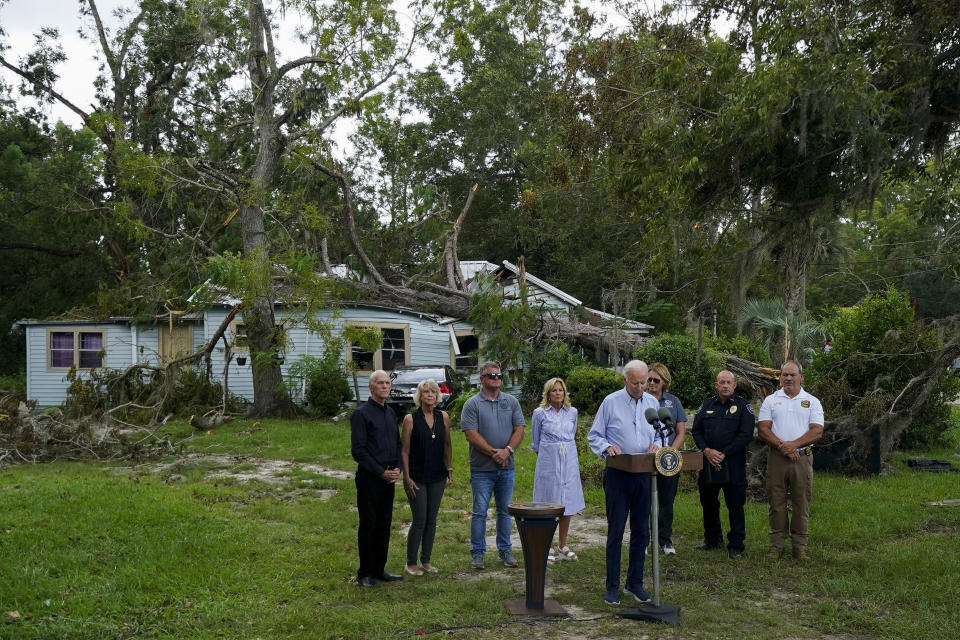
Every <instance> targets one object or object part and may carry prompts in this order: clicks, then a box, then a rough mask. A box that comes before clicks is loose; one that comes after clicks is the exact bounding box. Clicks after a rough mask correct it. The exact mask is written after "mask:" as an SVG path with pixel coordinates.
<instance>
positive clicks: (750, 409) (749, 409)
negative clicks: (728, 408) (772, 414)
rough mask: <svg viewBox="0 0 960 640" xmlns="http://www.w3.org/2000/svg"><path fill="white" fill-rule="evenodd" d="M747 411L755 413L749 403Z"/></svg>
mask: <svg viewBox="0 0 960 640" xmlns="http://www.w3.org/2000/svg"><path fill="white" fill-rule="evenodd" d="M747 411H749V412H750V413H753V405H752V404H750V403H749V402H748V403H747Z"/></svg>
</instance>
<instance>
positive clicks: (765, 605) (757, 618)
mask: <svg viewBox="0 0 960 640" xmlns="http://www.w3.org/2000/svg"><path fill="white" fill-rule="evenodd" d="M166 429H167V430H168V431H169V433H170V435H171V439H173V440H174V441H183V448H184V451H185V452H187V453H192V454H204V455H203V456H199V455H197V456H192V457H187V458H183V459H181V460H180V462H179V463H177V461H176V460H175V459H173V458H171V459H168V460H164V461H159V462H158V461H147V462H144V463H141V464H134V465H131V463H120V464H90V463H54V464H45V465H35V466H20V467H7V468H4V469H2V470H0V616H2V618H0V638H11V639H12V638H17V639H21V638H22V639H27V638H45V639H47V638H50V639H52V638H64V639H66V638H70V639H80V638H111V639H112V638H118V639H119V638H197V639H200V638H237V639H241V638H242V639H250V640H253V639H256V638H262V639H264V640H268V639H272V638H311V639H314V638H403V637H414V636H417V635H418V634H419V633H420V632H422V633H423V634H424V635H426V636H432V637H447V638H480V639H485V638H491V639H492V638H497V639H502V638H517V637H524V636H526V637H541V636H546V635H550V636H552V637H557V638H570V639H572V638H638V637H646V638H733V639H736V640H749V639H753V638H832V639H835V640H839V639H850V638H928V637H934V638H938V637H954V636H955V635H956V633H957V630H958V629H960V607H958V603H960V535H958V534H960V507H929V506H924V503H925V502H930V501H935V500H944V499H950V498H960V477H958V475H960V474H946V473H944V474H935V473H915V472H909V471H906V470H905V469H904V467H903V466H901V465H899V464H898V465H897V468H896V472H895V473H892V474H889V475H885V476H882V477H876V478H862V479H861V478H853V479H851V478H843V477H838V476H831V475H828V474H818V475H817V477H816V480H815V488H814V502H813V515H812V531H811V545H810V554H811V559H810V562H809V563H808V564H806V565H803V566H801V565H797V564H795V563H794V562H793V561H792V560H782V561H780V562H772V561H769V560H766V559H765V558H764V557H763V552H764V551H765V543H766V528H767V527H766V505H765V504H763V503H755V502H751V503H749V504H748V505H747V555H746V556H745V557H743V558H741V559H740V560H737V561H734V560H729V559H728V558H727V557H726V554H722V553H719V552H697V551H694V550H693V546H694V545H695V544H697V543H698V542H699V541H700V539H701V517H700V507H699V503H698V501H697V495H696V490H695V485H694V482H693V479H692V477H690V474H688V477H687V478H686V479H685V480H684V482H683V483H682V487H683V488H682V489H681V492H680V494H679V495H678V497H677V506H676V520H675V530H676V531H675V535H674V542H675V543H676V546H677V548H678V555H676V556H672V557H670V558H665V559H663V562H662V565H663V567H662V571H661V575H662V599H663V601H664V602H665V603H670V604H676V605H680V606H681V608H682V611H681V624H680V626H679V627H665V626H659V625H651V624H648V623H643V622H637V621H631V620H625V619H620V618H618V617H616V616H614V615H613V610H612V609H611V608H610V607H608V606H607V605H605V604H604V603H603V601H602V594H603V575H604V560H603V557H604V550H603V546H602V544H603V542H602V537H601V536H598V535H596V532H593V533H592V534H591V535H587V531H586V525H587V523H593V525H596V524H597V523H598V522H599V519H600V518H602V515H603V494H602V491H600V490H599V489H597V488H589V489H588V490H587V505H588V506H587V512H586V513H585V514H584V517H583V518H575V519H574V521H573V524H572V526H571V546H573V547H574V548H575V549H576V550H577V551H578V553H579V554H580V558H581V559H580V560H579V561H578V562H564V563H558V564H557V565H556V566H554V567H551V568H550V569H549V570H548V577H547V583H548V584H547V586H548V597H552V598H554V599H556V600H558V601H560V603H561V604H562V605H564V606H565V607H567V610H568V612H569V613H570V614H571V615H570V617H569V618H565V619H560V620H549V621H532V620H531V619H527V618H513V617H511V616H509V615H508V614H507V612H506V610H505V609H504V606H503V601H504V600H505V599H522V598H523V597H524V587H523V571H522V568H521V569H519V570H506V569H502V568H496V567H493V568H490V565H488V570H487V571H484V572H482V573H474V572H471V571H470V570H469V567H468V565H469V554H468V551H469V543H468V539H469V521H468V519H467V517H466V516H467V514H468V513H469V508H470V490H469V482H468V479H469V478H468V474H469V472H468V465H467V447H466V443H465V441H464V439H463V437H462V436H461V435H460V434H458V433H455V434H454V466H455V468H456V471H455V479H456V482H455V484H454V486H452V487H451V488H449V489H448V490H447V493H446V495H445V496H444V504H443V507H442V511H441V515H440V523H439V526H438V533H437V542H436V549H435V552H434V562H435V564H436V565H437V566H438V567H440V569H441V573H440V574H439V575H437V576H424V577H421V578H412V577H410V576H406V579H405V580H404V581H403V582H401V583H394V584H388V585H382V586H381V587H380V588H379V589H369V590H361V589H359V588H358V587H357V585H356V581H355V578H354V574H355V572H356V567H357V558H356V522H357V516H356V511H355V510H354V507H353V505H354V501H355V490H354V486H353V480H352V479H351V478H350V476H349V475H347V476H346V477H331V476H328V475H324V474H322V473H318V470H317V469H313V468H310V467H308V466H307V465H323V466H324V467H328V468H331V469H338V470H343V471H347V472H352V471H353V470H354V468H355V465H354V463H353V461H352V460H351V458H350V454H349V439H350V438H349V427H348V425H347V424H346V423H344V422H340V423H337V424H334V423H328V422H308V421H304V422H280V421H276V422H272V421H260V422H252V421H238V422H234V423H231V424H228V425H224V426H222V427H220V428H218V429H217V430H216V432H214V433H212V434H203V433H195V432H193V431H192V428H190V427H188V426H185V425H171V426H168V427H166ZM528 445H529V435H528V436H527V440H526V442H525V444H524V446H523V447H521V449H520V450H518V452H517V487H516V491H515V494H514V500H515V501H522V500H529V499H530V498H531V495H532V478H533V468H534V464H535V455H534V454H533V453H532V452H531V451H530V450H529V446H528ZM919 455H922V456H923V457H933V456H935V457H938V458H947V459H950V460H951V462H953V463H954V464H955V465H957V466H960V456H958V453H957V451H955V450H954V451H950V450H940V451H933V452H924V453H923V454H919ZM262 459H269V460H283V461H290V462H294V463H296V464H294V465H292V466H287V467H285V468H281V469H279V470H278V471H275V473H279V474H280V475H279V477H277V478H275V481H274V482H267V481H263V480H241V479H240V476H241V474H245V473H253V472H256V471H258V470H259V469H260V468H261V464H260V463H259V462H258V461H259V460H262ZM301 465H302V466H301ZM217 472H226V475H216V473H217ZM395 505H396V506H395V511H394V530H395V532H396V533H395V535H394V537H393V539H392V543H391V549H390V562H389V564H388V569H389V570H391V571H394V572H400V571H401V570H402V568H403V564H404V560H405V553H404V548H405V537H404V534H403V533H402V531H405V529H406V525H408V524H409V521H410V511H409V507H408V506H407V503H406V499H405V497H404V496H403V492H402V489H400V488H398V489H397V500H396V503H395ZM488 523H489V524H490V525H491V526H492V523H493V518H490V519H489V520H488ZM578 527H580V528H581V529H580V533H579V534H578ZM491 535H492V529H491ZM578 536H579V538H578ZM518 552H519V550H518ZM493 555H494V554H492V553H489V552H488V561H492V560H493ZM650 564H651V563H649V562H648V563H647V565H648V566H647V572H648V580H647V586H648V588H652V586H651V585H652V580H651V579H650V578H649V571H650V568H649V565H650ZM625 566H626V558H624V567H625ZM624 603H626V600H624ZM6 612H16V613H17V614H19V617H18V618H17V619H16V620H15V621H6V620H9V619H10V618H11V617H12V615H13V614H8V613H6Z"/></svg>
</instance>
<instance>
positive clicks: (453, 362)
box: [450, 329, 482, 372]
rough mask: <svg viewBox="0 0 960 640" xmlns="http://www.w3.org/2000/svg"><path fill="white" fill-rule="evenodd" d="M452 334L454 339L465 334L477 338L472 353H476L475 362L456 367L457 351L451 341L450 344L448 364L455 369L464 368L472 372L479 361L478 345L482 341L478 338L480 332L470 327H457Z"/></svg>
mask: <svg viewBox="0 0 960 640" xmlns="http://www.w3.org/2000/svg"><path fill="white" fill-rule="evenodd" d="M453 335H454V339H456V338H462V337H465V336H473V337H475V338H476V339H477V350H476V351H474V352H473V353H474V354H476V362H474V363H473V364H472V365H469V366H466V367H458V366H457V357H458V356H457V352H456V350H454V348H453V344H452V343H451V344H450V366H451V367H453V368H454V369H455V370H457V371H464V370H466V369H470V370H471V372H472V371H473V370H476V368H477V365H478V364H479V363H480V347H481V346H482V342H481V340H480V334H478V333H477V332H476V331H473V330H471V329H458V330H456V331H454V332H453ZM460 355H461V356H463V355H464V354H460Z"/></svg>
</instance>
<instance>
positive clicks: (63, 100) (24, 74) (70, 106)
mask: <svg viewBox="0 0 960 640" xmlns="http://www.w3.org/2000/svg"><path fill="white" fill-rule="evenodd" d="M0 64H2V65H3V66H4V67H6V68H7V69H9V70H10V71H13V72H14V73H15V74H17V75H18V76H20V77H21V78H23V79H25V80H27V81H29V82H31V83H33V85H34V86H36V87H40V88H41V89H43V90H44V91H46V92H47V93H48V94H50V95H51V96H53V97H54V98H55V99H56V100H57V101H58V102H60V104H62V105H63V106H65V107H67V108H68V109H70V110H71V111H73V112H74V113H75V114H77V115H78V116H80V119H81V120H83V123H84V124H85V125H89V124H90V115H89V114H88V113H87V112H85V111H83V110H82V109H81V108H80V107H78V106H76V105H75V104H73V103H72V102H70V101H69V100H67V99H66V98H65V97H63V96H62V95H61V94H60V93H58V92H57V91H56V90H54V88H53V87H51V86H50V85H48V84H46V83H44V82H41V81H40V80H38V79H37V77H36V76H34V75H33V74H32V73H30V72H29V71H24V70H23V69H21V68H20V67H17V66H15V65H12V64H10V63H9V62H7V60H6V58H4V57H3V56H0Z"/></svg>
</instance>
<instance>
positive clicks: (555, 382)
mask: <svg viewBox="0 0 960 640" xmlns="http://www.w3.org/2000/svg"><path fill="white" fill-rule="evenodd" d="M531 431H532V439H533V450H534V451H536V452H537V468H536V471H534V475H533V500H534V501H535V502H552V503H554V504H562V505H563V506H564V510H563V515H562V516H560V525H559V527H558V528H557V531H558V534H559V544H558V545H557V547H556V549H554V546H553V545H552V544H551V545H550V553H549V555H548V556H547V562H548V563H550V564H553V563H554V562H555V561H556V560H557V559H558V558H559V559H561V560H576V559H577V554H576V553H574V552H573V551H571V550H570V547H568V546H567V532H568V531H569V530H570V518H571V517H572V516H574V515H576V514H578V513H580V512H581V511H583V509H584V506H585V505H584V502H583V487H582V485H581V484H580V462H579V460H578V458H577V445H576V443H575V442H574V436H575V435H576V433H577V410H576V409H575V408H574V407H572V406H570V396H569V395H568V394H567V385H566V384H565V383H564V382H563V380H562V379H561V378H550V379H549V380H547V383H546V384H545V385H544V386H543V399H542V400H541V401H540V406H539V407H537V408H536V409H534V411H533V426H532V429H531Z"/></svg>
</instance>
